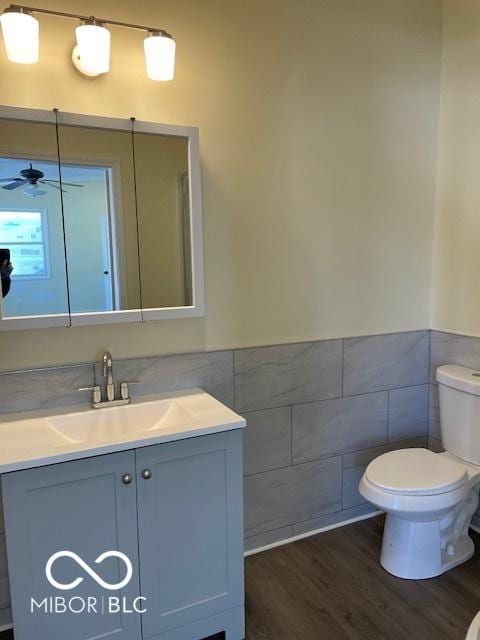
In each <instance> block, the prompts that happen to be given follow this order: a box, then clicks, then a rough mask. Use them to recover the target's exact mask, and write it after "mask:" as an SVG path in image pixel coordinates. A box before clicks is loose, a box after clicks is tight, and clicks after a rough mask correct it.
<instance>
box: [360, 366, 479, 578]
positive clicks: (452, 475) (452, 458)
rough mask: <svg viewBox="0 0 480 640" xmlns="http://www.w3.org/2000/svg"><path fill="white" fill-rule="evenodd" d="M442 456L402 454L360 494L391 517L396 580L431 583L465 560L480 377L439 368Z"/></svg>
mask: <svg viewBox="0 0 480 640" xmlns="http://www.w3.org/2000/svg"><path fill="white" fill-rule="evenodd" d="M436 379H437V382H438V389H439V397H440V428H441V434H442V443H443V446H444V448H445V452H444V453H433V452H432V451H429V450H428V449H401V450H398V451H391V452H390V453H385V454H384V455H381V456H379V457H378V458H376V459H375V460H373V461H372V462H371V463H370V464H369V465H368V467H367V468H366V470H365V473H364V475H363V477H362V479H361V480H360V485H359V490H360V493H361V495H362V496H363V497H364V498H365V499H366V500H368V501H369V502H371V503H372V504H374V505H375V506H376V507H378V508H379V509H381V510H382V511H384V512H385V513H386V514H387V517H386V520H385V529H384V534H383V543H382V551H381V556H380V562H381V564H382V566H383V567H384V569H386V570H387V571H388V572H389V573H391V574H393V575H394V576H397V577H399V578H406V579H412V580H419V579H423V578H433V577H434V576H438V575H440V574H442V573H444V572H445V571H448V570H449V569H452V568H453V567H455V566H456V565H459V564H461V563H462V562H465V561H466V560H468V559H469V558H470V557H471V556H472V555H473V553H474V545H473V542H472V540H471V538H470V537H469V535H468V530H469V527H470V522H471V519H472V516H473V514H474V513H475V511H476V509H477V506H478V492H479V486H480V373H479V372H478V371H475V370H474V369H468V368H466V367H460V366H457V365H444V366H441V367H439V368H438V369H437V372H436Z"/></svg>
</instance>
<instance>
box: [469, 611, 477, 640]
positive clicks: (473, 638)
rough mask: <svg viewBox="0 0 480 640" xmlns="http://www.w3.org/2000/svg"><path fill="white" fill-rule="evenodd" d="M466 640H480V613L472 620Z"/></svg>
mask: <svg viewBox="0 0 480 640" xmlns="http://www.w3.org/2000/svg"><path fill="white" fill-rule="evenodd" d="M465 640H480V613H477V615H476V616H475V618H474V619H473V620H472V624H471V625H470V628H469V629H468V633H467V637H466V638H465Z"/></svg>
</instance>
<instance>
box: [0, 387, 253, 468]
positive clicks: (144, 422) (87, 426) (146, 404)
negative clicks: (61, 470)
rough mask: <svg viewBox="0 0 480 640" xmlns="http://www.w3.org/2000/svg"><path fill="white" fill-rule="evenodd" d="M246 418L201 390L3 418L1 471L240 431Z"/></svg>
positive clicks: (1, 422) (1, 427)
mask: <svg viewBox="0 0 480 640" xmlns="http://www.w3.org/2000/svg"><path fill="white" fill-rule="evenodd" d="M245 426H246V422H245V420H244V419H243V418H242V417H241V416H239V415H237V414H236V413H234V412H233V411H232V410H231V409H229V408H228V407H226V406H225V405H223V404H222V403H221V402H219V401H218V400H216V399H215V398H213V397H212V396H211V395H209V394H208V393H206V392H205V391H202V390H201V389H188V390H182V391H178V392H173V393H162V394H156V395H149V396H138V397H136V398H134V399H132V402H131V403H130V404H128V405H125V406H121V407H106V408H102V409H92V408H91V407H90V406H89V405H87V406H83V405H82V406H75V407H66V408H65V407H63V408H62V409H53V410H50V411H37V412H29V413H28V414H26V413H25V414H15V415H5V416H1V417H0V473H7V472H10V471H18V470H20V469H29V468H32V467H41V466H44V465H48V464H56V463H59V462H67V461H69V460H77V459H80V458H88V457H91V456H97V455H103V454H108V453H114V452H117V451H126V450H128V449H136V448H138V447H145V446H149V445H153V444H160V443H165V442H173V441H175V440H183V439H185V438H193V437H196V436H203V435H209V434H212V433H219V432H222V431H230V430H233V429H241V428H243V427H245Z"/></svg>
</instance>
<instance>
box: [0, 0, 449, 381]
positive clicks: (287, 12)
mask: <svg viewBox="0 0 480 640" xmlns="http://www.w3.org/2000/svg"><path fill="white" fill-rule="evenodd" d="M4 4H5V3H4ZM40 5H42V6H48V7H50V8H59V9H63V10H67V11H68V10H70V11H78V12H82V13H86V14H89V13H96V14H101V15H106V16H112V17H114V18H116V19H119V20H127V21H128V20H131V21H135V22H137V23H142V22H143V23H147V24H153V25H157V24H159V25H160V26H165V27H166V28H167V29H168V30H170V31H171V32H172V33H173V34H174V35H175V37H176V40H177V47H178V58H177V62H178V64H177V74H176V79H175V81H174V82H173V83H170V84H159V83H155V82H151V81H148V80H147V79H146V77H145V74H144V70H143V55H142V42H141V40H142V38H141V35H140V34H138V33H136V32H123V31H119V30H115V31H114V32H113V47H112V70H111V73H110V74H109V75H108V76H106V77H104V78H101V79H99V80H95V81H86V80H84V79H83V78H81V77H80V76H78V75H77V74H76V73H75V71H74V70H73V69H72V68H71V63H70V53H71V46H72V42H73V27H74V25H73V24H71V23H70V22H68V21H63V20H58V19H54V18H42V19H41V23H42V45H41V56H42V60H41V63H40V64H38V65H37V66H36V67H21V66H20V65H14V64H11V63H8V62H7V61H6V60H5V56H4V54H3V52H2V53H1V54H0V81H1V86H2V96H1V100H2V102H4V103H6V104H13V105H20V106H28V107H39V108H51V107H54V106H55V107H59V108H60V109H63V110H67V111H74V112H85V113H95V114H103V115H112V116H121V117H129V116H131V115H135V116H136V117H137V118H139V119H144V120H155V121H161V122H170V123H182V124H192V125H198V126H199V127H200V135H201V139H200V142H201V151H202V161H203V184H204V209H205V246H206V304H207V315H206V318H205V319H202V318H200V319H191V320H190V319H188V320H175V321H173V320H172V321H163V322H156V323H146V324H145V325H118V326H104V327H88V328H76V329H53V330H42V331H28V332H17V333H10V334H8V335H5V334H4V335H0V352H1V363H0V366H1V368H2V369H16V368H20V367H25V366H33V365H46V364H57V363H62V362H73V361H86V360H91V359H92V358H97V357H98V355H99V353H100V352H101V350H102V349H104V348H105V347H107V346H108V347H109V348H110V349H111V350H112V351H113V354H114V356H116V357H122V356H135V355H142V354H159V353H165V352H175V351H188V350H196V349H204V348H221V347H232V346H244V345H256V344H267V343H276V342H293V341H298V340H308V339H315V338H325V337H335V336H348V335H355V334H365V333H372V332H388V331H397V330H408V329H417V328H424V327H427V326H428V324H429V294H428V292H429V290H430V276H431V241H432V223H433V222H432V219H433V208H434V207H433V200H434V169H435V156H436V132H437V111H438V90H439V86H438V83H439V64H440V51H441V20H442V12H441V9H442V6H441V0H361V1H359V0H315V1H312V0H262V2H258V0H244V1H243V2H236V1H235V2H234V1H230V0H229V1H225V0H164V1H163V2H156V3H153V2H151V1H148V0H138V1H137V2H135V3H134V4H132V3H127V2H118V1H117V0H100V1H93V0H82V2H80V0H43V1H42V2H41V3H40ZM1 8H3V5H2V7H1Z"/></svg>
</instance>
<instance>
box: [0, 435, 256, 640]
mask: <svg viewBox="0 0 480 640" xmlns="http://www.w3.org/2000/svg"><path fill="white" fill-rule="evenodd" d="M2 487H3V500H4V510H5V525H6V536H7V555H8V565H9V575H10V586H11V595H12V609H13V618H14V632H15V640H60V639H66V638H68V640H93V639H94V638H102V639H109V638H115V640H137V639H138V640H140V639H143V640H147V639H148V640H203V638H206V637H208V636H210V635H213V634H216V633H219V632H222V631H224V632H225V637H226V639H227V640H243V638H244V637H245V632H244V586H243V513H242V511H243V501H242V434H241V429H235V430H232V431H227V432H223V433H215V434H213V435H205V436H201V437H193V438H186V439H183V440H178V441H176V442H167V443H162V444H155V445H151V446H145V447H141V448H137V449H131V450H128V451H122V452H119V453H110V454H106V455H100V456H96V457H92V458H85V459H82V460H75V461H73V462H64V463H61V464H52V465H49V466H44V467H39V468H33V469H26V470H22V471H14V472H11V473H6V474H4V475H3V476H2ZM112 551H113V552H120V553H121V554H124V555H125V556H126V558H127V559H128V560H127V562H126V561H125V560H124V559H123V558H122V557H117V556H112V554H111V553H110V552H112ZM61 552H68V553H61ZM54 554H57V557H55V555H54ZM72 554H75V555H72ZM102 554H107V555H106V557H104V558H103V559H102ZM52 556H53V558H54V560H53V563H52V564H51V571H50V576H51V577H52V578H53V580H54V584H52V583H51V580H49V579H48V578H47V574H46V565H47V563H48V561H49V559H50V558H52ZM82 563H84V564H82ZM129 563H130V566H131V572H132V575H131V578H130V580H128V582H127V584H125V585H124V586H122V587H121V588H118V585H119V583H121V582H122V580H124V578H126V577H128V575H127V573H128V569H129V567H128V565H129ZM101 581H103V584H102V583H101ZM32 598H33V599H34V601H35V603H36V604H33V612H32ZM62 603H65V604H64V605H62ZM112 603H113V608H112ZM83 605H85V607H86V609H88V607H89V605H90V611H87V610H86V609H82V606H83ZM64 608H66V611H64V610H63V609H64ZM135 609H137V611H135ZM75 611H78V612H75Z"/></svg>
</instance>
